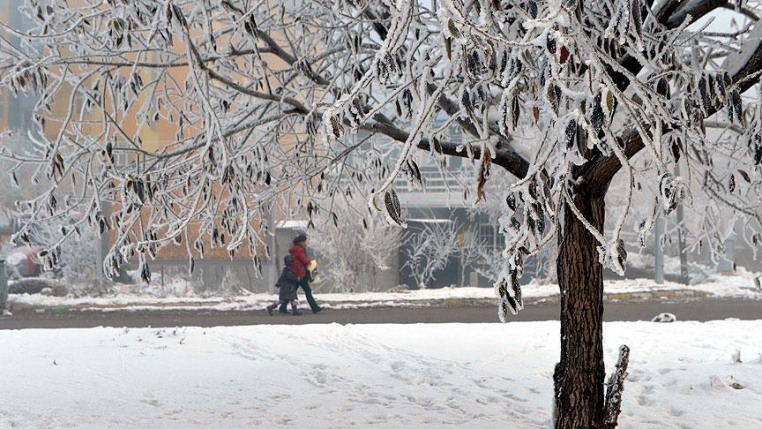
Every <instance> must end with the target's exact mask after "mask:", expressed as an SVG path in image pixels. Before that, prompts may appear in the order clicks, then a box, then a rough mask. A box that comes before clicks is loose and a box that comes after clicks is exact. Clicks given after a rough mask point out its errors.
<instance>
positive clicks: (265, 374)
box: [0, 320, 762, 429]
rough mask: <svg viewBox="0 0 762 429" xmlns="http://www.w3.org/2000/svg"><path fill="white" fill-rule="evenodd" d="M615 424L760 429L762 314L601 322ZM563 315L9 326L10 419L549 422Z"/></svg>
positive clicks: (4, 411) (35, 423) (170, 423)
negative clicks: (612, 375)
mask: <svg viewBox="0 0 762 429" xmlns="http://www.w3.org/2000/svg"><path fill="white" fill-rule="evenodd" d="M604 329H605V353H606V362H607V371H610V370H611V367H613V364H614V362H615V361H616V356H617V353H618V347H619V345H620V344H623V343H625V344H627V345H628V346H630V347H631V348H632V354H631V360H630V367H629V378H628V380H627V382H626V385H625V391H624V404H623V411H622V415H621V417H620V428H637V429H646V428H659V429H664V428H712V429H714V428H732V427H735V428H743V429H750V428H760V427H762V407H760V406H759V404H762V335H760V332H762V321H734V320H726V321H714V322H707V323H698V322H676V323H652V322H616V323H606V324H605V328H604ZM558 332H559V325H558V322H518V323H507V324H500V323H490V324H418V325H392V324H387V325H346V326H345V325H337V324H330V325H329V324H322V325H303V326H283V325H279V326H246V327H224V328H223V327H220V328H190V327H187V328H183V327H179V328H174V329H150V328H147V329H117V328H95V329H65V330H16V331H9V330H4V331H0V350H3V353H0V368H2V369H3V374H2V391H3V392H2V398H3V399H2V401H0V426H2V427H7V428H98V429H102V428H149V429H150V428H249V427H263V428H264V427H268V428H269V427H310V428H318V429H322V428H350V427H377V428H403V427H404V428H424V427H427V428H442V427H457V428H478V429H484V428H517V429H518V428H521V429H525V428H547V427H549V426H550V419H551V414H552V408H551V398H552V391H553V381H552V374H553V366H554V364H555V362H556V361H557V359H558V353H559V344H558V343H559V340H558Z"/></svg>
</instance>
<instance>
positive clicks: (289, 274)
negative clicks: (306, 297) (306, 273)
mask: <svg viewBox="0 0 762 429" xmlns="http://www.w3.org/2000/svg"><path fill="white" fill-rule="evenodd" d="M298 281H299V278H298V277H297V276H296V274H294V273H293V271H291V269H290V268H288V267H284V268H283V272H282V273H281V274H280V277H278V282H277V283H275V287H277V288H278V300H280V301H292V300H295V299H296V290H297V289H298V288H299V285H298V283H297V282H298Z"/></svg>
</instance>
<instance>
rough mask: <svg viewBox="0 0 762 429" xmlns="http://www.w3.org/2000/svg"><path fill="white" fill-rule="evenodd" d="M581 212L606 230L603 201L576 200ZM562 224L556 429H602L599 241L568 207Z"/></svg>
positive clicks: (582, 196) (601, 331)
mask: <svg viewBox="0 0 762 429" xmlns="http://www.w3.org/2000/svg"><path fill="white" fill-rule="evenodd" d="M574 202H575V205H576V207H577V210H578V211H579V212H580V213H581V214H582V215H583V216H584V217H585V218H586V219H587V222H588V223H589V224H591V225H592V226H593V227H594V228H595V229H597V230H598V231H602V230H603V221H604V217H605V204H604V201H603V196H600V197H593V196H590V195H585V194H578V195H577V196H576V197H575V198H574ZM564 210H565V213H564V215H565V219H564V221H563V222H561V224H562V225H561V228H562V231H560V234H561V235H560V246H559V255H558V259H557V263H556V264H557V267H556V268H557V270H558V283H559V287H560V290H561V360H560V362H559V363H558V364H556V369H555V373H554V374H553V381H554V390H555V410H554V411H555V412H554V427H555V428H557V429H580V428H602V427H603V426H604V382H605V376H606V374H605V367H604V362H603V266H602V265H601V264H600V262H599V259H598V251H597V246H598V243H597V241H596V240H595V237H594V236H593V235H592V234H591V233H590V232H589V231H588V230H587V229H586V228H585V226H584V225H583V223H582V222H581V221H580V220H579V219H577V217H576V216H575V215H574V213H573V212H572V211H571V209H570V208H569V206H568V205H566V206H565V208H564Z"/></svg>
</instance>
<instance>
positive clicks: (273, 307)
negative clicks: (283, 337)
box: [267, 304, 278, 316]
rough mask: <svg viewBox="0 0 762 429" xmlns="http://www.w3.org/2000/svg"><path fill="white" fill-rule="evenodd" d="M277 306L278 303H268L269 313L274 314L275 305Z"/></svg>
mask: <svg viewBox="0 0 762 429" xmlns="http://www.w3.org/2000/svg"><path fill="white" fill-rule="evenodd" d="M277 306H278V304H273V305H268V306H267V314H269V315H270V316H272V315H273V310H275V307H277Z"/></svg>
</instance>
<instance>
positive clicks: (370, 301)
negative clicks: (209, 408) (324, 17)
mask: <svg viewBox="0 0 762 429" xmlns="http://www.w3.org/2000/svg"><path fill="white" fill-rule="evenodd" d="M756 276H757V274H754V273H748V272H740V273H738V274H736V275H733V276H724V275H714V276H713V277H711V278H709V279H708V280H707V281H706V282H704V283H701V284H695V285H689V286H686V285H683V284H678V283H671V282H665V283H664V284H656V283H654V281H653V280H649V279H631V280H611V281H606V282H605V292H606V293H607V294H611V295H612V296H614V297H616V295H619V294H642V293H656V292H669V291H692V292H696V293H700V294H706V295H707V296H709V297H712V298H734V299H760V300H762V289H760V288H759V287H758V286H757V285H756V284H755V281H754V279H755V277H756ZM192 290H193V289H192V287H190V286H189V285H187V284H185V283H184V282H183V281H176V282H175V283H172V284H167V285H165V286H164V287H159V286H158V285H157V284H152V286H150V287H149V288H145V287H142V288H141V291H140V293H135V292H134V291H131V290H129V289H126V290H125V291H124V292H123V293H119V294H114V295H108V296H101V297H80V298H72V297H67V296H64V297H56V296H48V295H43V294H31V295H30V294H21V295H14V294H12V295H10V297H9V299H8V301H9V302H10V303H18V304H24V305H31V306H37V307H53V306H66V307H77V308H81V309H87V310H102V311H115V310H119V311H125V310H130V309H134V310H138V309H141V310H146V309H162V308H166V307H168V306H171V307H172V308H175V309H199V308H204V309H212V310H225V311H235V310H242V311H250V310H252V309H263V308H264V307H265V306H266V305H268V304H270V303H272V302H273V300H274V299H275V295H272V294H266V293H258V294H257V293H255V294H246V295H236V296H229V297H219V296H212V297H205V296H200V295H197V294H195V293H193V292H192ZM522 294H523V296H524V298H525V299H527V300H533V299H542V298H549V297H553V296H556V295H558V286H557V285H555V284H540V283H537V284H535V283H532V284H529V285H526V286H524V287H523V288H522ZM300 296H302V295H301V294H300ZM316 296H317V297H318V300H319V301H320V303H321V305H323V304H324V305H325V306H326V307H328V308H362V307H372V306H425V305H429V303H431V302H432V301H442V300H458V299H483V300H490V299H495V292H494V290H493V289H492V288H472V287H446V288H441V289H424V290H415V291H404V292H369V293H346V294H342V293H330V294H328V293H320V288H319V287H318V288H316Z"/></svg>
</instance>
